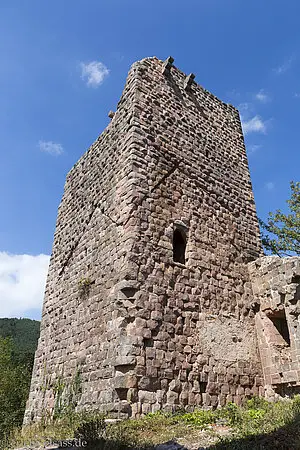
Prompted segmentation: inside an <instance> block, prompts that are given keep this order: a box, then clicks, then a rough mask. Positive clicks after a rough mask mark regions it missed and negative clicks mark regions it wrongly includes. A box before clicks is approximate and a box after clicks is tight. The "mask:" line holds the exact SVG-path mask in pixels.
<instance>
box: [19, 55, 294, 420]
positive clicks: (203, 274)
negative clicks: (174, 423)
mask: <svg viewBox="0 0 300 450" xmlns="http://www.w3.org/2000/svg"><path fill="white" fill-rule="evenodd" d="M194 78H195V77H194V75H193V74H190V75H188V76H187V75H185V74H184V73H182V72H181V71H180V70H178V69H177V68H176V67H175V66H174V65H173V59H172V58H168V59H167V60H166V61H165V62H162V61H160V60H158V59H157V58H155V57H153V58H146V59H144V60H142V61H139V62H137V63H135V64H133V66H132V67H131V69H130V72H129V75H128V78H127V82H126V85H125V88H124V91H123V94H122V97H121V99H120V102H119V104H118V107H117V111H116V112H115V113H110V117H111V122H110V124H109V125H108V127H107V128H106V129H105V131H104V132H103V133H102V134H101V136H100V137H99V138H98V139H97V141H96V142H95V143H94V144H93V145H92V146H91V147H90V148H89V150H88V151H87V152H86V153H85V154H84V155H83V156H82V157H81V158H80V160H79V161H78V163H77V164H75V166H74V167H73V168H72V169H71V171H70V172H69V174H68V176H67V180H66V184H65V191H64V196H63V199H62V202H61V204H60V206H59V211H58V218H57V225H56V231H55V237H54V245H53V252H52V256H51V262H50V268H49V273H48V278H47V285H46V293H45V299H44V307H43V315H42V323H41V335H40V339H39V344H38V349H37V352H36V356H35V363H34V369H33V376H32V383H31V390H30V397H29V400H28V403H27V409H26V414H25V420H24V422H25V423H29V422H31V421H38V420H39V419H40V418H41V417H42V415H43V414H44V412H45V411H46V412H48V413H50V414H53V412H54V411H55V408H57V407H62V406H63V402H64V400H66V399H67V398H70V395H71V394H72V395H73V397H72V398H73V400H72V401H73V403H74V407H76V409H77V410H82V409H96V410H100V411H104V412H108V413H110V414H111V415H113V416H116V417H128V416H133V417H136V416H139V415H141V414H145V413H148V412H154V411H157V410H160V409H162V410H167V411H175V410H176V409H178V408H185V409H187V410H192V409H193V408H195V407H200V406H203V407H217V406H223V405H225V404H226V403H228V402H232V401H233V402H236V403H238V404H240V403H241V402H242V401H243V400H244V399H245V398H249V397H251V396H253V395H261V396H265V395H267V396H269V397H270V396H272V395H276V393H277V394H282V395H285V394H286V393H289V392H291V391H293V390H297V387H298V386H300V366H299V359H300V331H299V319H298V317H299V313H300V309H299V301H300V261H299V258H285V259H280V258H278V257H264V256H263V253H262V247H261V241H260V232H259V226H258V221H257V216H256V210H255V203H254V199H253V193H252V186H251V180H250V175H249V169H248V164H247V156H246V151H245V145H244V139H243V132H242V128H241V122H240V117H239V113H238V111H237V110H236V109H235V108H234V107H233V106H231V105H227V104H225V103H223V102H222V101H220V100H219V99H218V98H216V97H215V96H214V95H212V94H211V93H209V92H208V91H206V90H205V89H203V88H202V87H201V86H199V85H198V84H196V82H195V81H194ZM76 377H77V378H76ZM59 380H63V383H59ZM74 380H75V381H76V380H77V381H76V383H77V384H76V386H77V388H76V389H75V388H74V383H75V382H74ZM58 386H60V388H58ZM70 386H72V389H71V388H70Z"/></svg>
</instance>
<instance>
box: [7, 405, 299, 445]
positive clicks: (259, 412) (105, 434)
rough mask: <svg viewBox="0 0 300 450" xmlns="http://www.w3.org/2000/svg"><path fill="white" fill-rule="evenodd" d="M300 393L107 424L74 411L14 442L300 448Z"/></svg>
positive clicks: (25, 432)
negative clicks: (268, 400)
mask: <svg viewBox="0 0 300 450" xmlns="http://www.w3.org/2000/svg"><path fill="white" fill-rule="evenodd" d="M299 425H300V396H295V397H294V399H293V400H284V401H283V400H282V401H278V402H275V403H269V402H267V401H266V400H264V399H260V398H253V399H251V400H249V401H247V402H246V404H245V405H244V406H243V407H239V406H236V405H235V404H233V403H230V404H228V405H227V406H226V407H224V408H220V409H218V410H215V411H210V410H209V411H207V410H196V411H194V412H190V413H186V412H177V413H176V414H171V413H170V414H167V413H162V412H157V413H154V414H148V415H146V416H145V417H143V418H141V419H136V420H123V421H120V422H117V423H105V420H104V416H103V415H101V414H100V413H97V412H82V413H80V414H79V413H74V412H73V413H71V414H70V413H69V414H67V415H65V416H64V417H61V418H59V419H56V420H48V421H47V420H44V421H43V422H42V423H40V424H38V425H33V426H29V427H26V428H25V429H23V431H22V432H21V431H20V430H16V431H15V432H14V433H12V435H11V441H10V445H9V446H7V447H5V448H14V447H18V446H19V447H20V446H22V445H26V444H27V445H28V444H29V443H33V442H36V443H38V444H42V443H45V441H51V440H52V441H54V440H56V441H62V440H64V441H66V440H69V441H70V440H72V439H81V440H85V441H87V442H88V444H89V447H88V448H93V449H94V450H95V449H105V450H125V449H135V450H138V449H140V450H146V449H153V448H154V446H155V445H156V444H159V443H164V442H167V441H170V440H174V441H177V442H178V443H180V444H182V445H184V446H186V447H187V448H189V446H193V447H197V446H199V447H204V448H207V449H211V450H213V449H215V450H223V449H239V450H246V449H249V450H250V449H251V450H252V449H253V450H258V449H270V450H271V449H272V450H273V449H297V448H300V426H299Z"/></svg>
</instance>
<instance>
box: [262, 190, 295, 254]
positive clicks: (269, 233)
mask: <svg viewBox="0 0 300 450" xmlns="http://www.w3.org/2000/svg"><path fill="white" fill-rule="evenodd" d="M287 204H288V206H289V213H288V214H284V213H283V212H282V211H280V210H277V211H276V212H275V213H269V217H268V221H267V223H265V222H263V221H262V220H260V225H261V228H262V243H263V246H264V248H265V249H266V250H267V251H270V252H271V253H273V254H276V255H279V256H291V255H298V256H300V182H299V181H298V182H296V183H295V182H293V181H291V198H290V199H289V200H287Z"/></svg>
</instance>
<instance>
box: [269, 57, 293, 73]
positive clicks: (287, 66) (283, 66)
mask: <svg viewBox="0 0 300 450" xmlns="http://www.w3.org/2000/svg"><path fill="white" fill-rule="evenodd" d="M293 61H294V57H293V56H291V57H290V58H289V59H286V60H285V61H284V62H283V64H281V65H280V66H278V67H275V69H273V72H275V73H276V75H282V74H284V73H285V72H287V71H288V70H289V69H290V68H291V67H292V63H293Z"/></svg>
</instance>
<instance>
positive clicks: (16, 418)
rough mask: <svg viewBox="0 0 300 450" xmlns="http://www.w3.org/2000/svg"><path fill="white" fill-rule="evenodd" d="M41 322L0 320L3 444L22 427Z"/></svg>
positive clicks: (1, 425)
mask: <svg viewBox="0 0 300 450" xmlns="http://www.w3.org/2000/svg"><path fill="white" fill-rule="evenodd" d="M39 326H40V323H39V322H37V321H34V320H29V319H0V441H3V440H4V439H5V436H6V435H7V434H8V433H9V432H10V431H11V430H12V429H13V428H15V427H19V426H20V425H21V424H22V421H23V416H24V411H25V405H26V401H27V398H28V393H29V386H30V379H31V372H32V366H33V359H34V352H35V350H36V346H37V340H38V336H39Z"/></svg>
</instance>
